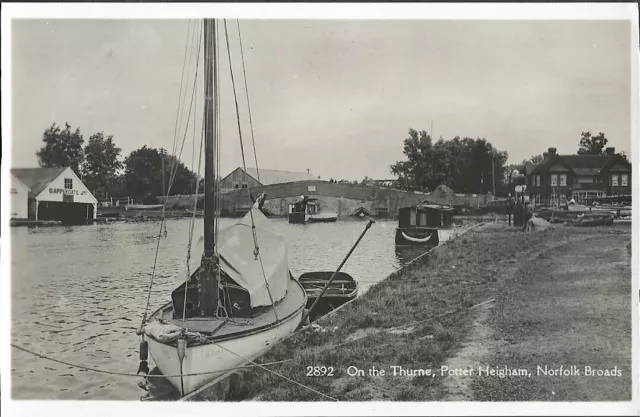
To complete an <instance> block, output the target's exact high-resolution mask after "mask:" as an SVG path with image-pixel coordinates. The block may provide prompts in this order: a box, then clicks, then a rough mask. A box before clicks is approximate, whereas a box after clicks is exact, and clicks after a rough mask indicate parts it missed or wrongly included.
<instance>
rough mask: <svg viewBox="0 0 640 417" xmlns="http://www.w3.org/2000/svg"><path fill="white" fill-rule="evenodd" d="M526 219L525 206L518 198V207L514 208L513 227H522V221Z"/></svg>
mask: <svg viewBox="0 0 640 417" xmlns="http://www.w3.org/2000/svg"><path fill="white" fill-rule="evenodd" d="M523 218H524V206H523V205H522V202H521V201H520V198H517V200H516V205H515V207H514V208H513V225H514V226H520V225H521V224H522V220H523Z"/></svg>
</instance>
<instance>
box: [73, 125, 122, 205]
mask: <svg viewBox="0 0 640 417" xmlns="http://www.w3.org/2000/svg"><path fill="white" fill-rule="evenodd" d="M120 151H121V149H120V148H118V147H116V146H115V144H114V143H113V136H111V135H109V136H107V137H106V138H105V136H104V133H103V132H98V133H95V134H93V135H91V137H90V138H89V142H88V143H87V145H86V146H85V148H84V156H85V161H84V164H83V165H82V173H83V181H84V183H85V184H86V185H87V187H89V189H90V190H91V191H93V193H94V194H98V193H106V192H107V191H110V187H111V186H114V185H115V180H116V177H117V176H118V171H119V170H120V169H121V168H122V162H120V160H119V157H120ZM111 192H112V193H113V191H111ZM105 196H106V195H105Z"/></svg>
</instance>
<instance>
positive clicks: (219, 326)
mask: <svg viewBox="0 0 640 417" xmlns="http://www.w3.org/2000/svg"><path fill="white" fill-rule="evenodd" d="M305 304H306V294H305V291H304V289H303V288H302V286H301V285H300V284H299V283H298V281H295V280H290V281H289V284H288V287H287V295H286V296H285V297H284V299H282V300H281V301H280V302H278V303H276V306H275V312H276V314H277V315H278V319H280V320H284V319H286V318H287V317H289V316H291V315H293V314H295V313H296V312H298V311H299V310H300V309H301V308H304V306H305ZM273 310H274V309H273V308H272V307H269V308H266V309H265V310H264V312H262V313H261V314H259V315H257V316H255V317H239V318H233V317H231V318H230V319H229V320H227V319H225V318H213V317H203V318H189V319H186V320H184V321H183V320H182V319H175V318H173V308H172V305H171V303H169V304H168V305H167V306H166V307H165V308H163V309H162V312H161V314H162V318H163V319H165V320H168V321H169V322H171V323H172V324H174V325H176V326H180V327H184V328H186V329H188V330H190V331H193V332H198V333H203V334H215V336H216V337H225V336H228V335H231V334H235V333H239V332H247V331H249V332H250V331H252V330H257V329H260V328H263V327H266V326H270V325H273V324H275V323H276V314H274V311H273Z"/></svg>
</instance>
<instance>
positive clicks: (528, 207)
mask: <svg viewBox="0 0 640 417" xmlns="http://www.w3.org/2000/svg"><path fill="white" fill-rule="evenodd" d="M523 217H524V218H523V222H522V231H525V230H527V227H528V226H529V220H530V219H531V218H532V217H533V212H532V211H531V204H529V203H525V204H524V216H523Z"/></svg>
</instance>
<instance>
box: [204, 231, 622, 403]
mask: <svg viewBox="0 0 640 417" xmlns="http://www.w3.org/2000/svg"><path fill="white" fill-rule="evenodd" d="M606 229H607V230H608V228H606ZM627 229H628V228H627ZM602 233H606V230H605V228H593V229H586V228H572V227H564V228H563V227H558V228H554V229H549V230H547V231H541V232H535V233H523V232H521V231H519V230H518V229H515V228H508V227H506V226H504V225H492V226H489V227H486V228H484V229H478V230H474V231H471V232H469V233H467V234H466V235H464V236H462V237H460V238H459V239H456V240H454V241H452V242H449V244H447V245H446V246H443V247H440V248H438V249H437V250H436V251H434V253H433V255H432V256H428V257H424V258H422V259H421V260H420V261H418V262H416V263H415V264H413V265H411V266H409V267H407V268H405V269H403V270H401V271H399V272H397V273H395V274H393V275H392V276H390V277H389V278H388V279H387V280H386V281H384V282H382V283H380V284H378V285H376V286H374V287H373V288H371V289H370V290H369V291H368V292H367V293H366V294H364V295H363V296H362V297H360V298H358V299H357V300H356V301H355V302H353V303H351V304H350V305H348V306H346V307H345V308H344V309H342V310H341V311H340V312H339V314H335V315H330V316H327V317H325V318H323V319H321V320H319V321H318V322H317V324H318V325H320V326H321V329H318V328H316V329H309V330H305V331H302V332H300V333H298V334H295V335H294V336H292V337H291V338H289V339H288V340H287V341H285V342H284V343H282V344H280V345H278V346H276V347H275V348H274V349H272V350H271V351H270V352H269V353H267V354H266V355H265V356H263V357H262V358H261V360H260V362H271V361H281V360H288V361H287V362H285V363H283V364H281V365H278V366H276V367H274V368H273V370H274V371H275V372H278V373H279V374H281V375H283V376H285V377H287V378H289V379H291V380H293V381H296V382H298V383H300V384H303V385H305V386H307V387H310V388H312V389H313V390H316V391H319V392H321V393H324V394H326V395H328V396H330V397H332V398H334V399H337V400H340V401H375V400H386V401H434V400H435V401H438V400H446V399H450V398H449V397H450V394H451V392H450V391H451V387H450V384H447V383H445V381H446V379H447V377H441V376H440V374H439V373H438V374H437V375H436V376H435V377H430V376H416V377H411V376H400V375H398V376H393V371H392V368H390V367H391V366H402V367H403V368H405V369H433V370H438V371H439V369H440V366H442V365H443V364H445V363H448V362H447V360H448V359H450V358H452V357H454V356H455V355H456V354H457V353H458V352H459V351H460V350H461V349H462V348H463V347H464V345H465V344H466V343H467V342H468V341H469V338H470V335H472V334H473V331H472V330H473V326H474V325H475V324H476V323H475V321H476V319H477V316H478V314H479V310H481V309H482V308H477V309H475V308H474V309H470V308H471V307H473V306H475V305H477V304H479V303H482V302H485V301H487V300H490V299H493V298H498V302H497V304H499V303H503V302H505V297H507V299H513V300H515V298H514V295H513V294H514V293H515V294H518V292H519V291H522V289H521V288H520V287H518V285H519V284H518V283H519V282H521V281H520V280H514V278H513V277H514V274H517V273H518V271H519V270H521V269H522V268H523V265H526V264H527V262H529V260H530V259H536V258H537V256H538V254H541V253H546V252H547V251H548V250H549V247H550V245H552V243H553V242H558V241H570V240H572V239H577V238H580V237H581V236H582V237H589V236H595V235H597V234H602ZM543 272H544V271H540V270H538V271H535V270H533V272H531V273H532V274H535V273H543ZM514 285H515V286H514ZM502 294H512V295H510V296H507V295H505V296H503V295H502ZM509 297H511V298H509ZM532 305H533V306H534V307H535V303H533V304H532ZM512 306H513V308H514V309H515V310H517V303H516V304H512ZM503 311H505V312H506V310H503ZM505 314H507V315H508V314H510V313H507V312H506V313H505ZM412 322H418V323H416V324H414V325H412V326H408V327H405V328H397V327H398V326H403V325H406V324H407V323H412ZM389 329H391V330H389ZM313 366H324V367H327V368H329V367H331V368H333V369H334V371H333V375H332V376H315V377H314V376H307V372H308V368H307V367H313ZM349 367H356V368H358V369H361V370H364V371H365V373H366V374H365V376H358V377H353V376H349V375H348V373H347V371H348V369H349ZM372 367H375V368H376V369H378V370H380V369H383V370H385V371H386V374H385V375H384V376H380V375H369V372H368V371H369V370H370V369H371V368H372ZM351 369H353V368H351ZM251 398H253V399H256V398H257V399H260V400H265V401H326V400H327V398H326V397H323V396H321V395H319V394H318V393H315V392H313V391H311V390H309V389H306V388H304V387H302V386H299V385H296V384H295V383H292V382H290V381H287V380H286V379H284V378H282V377H280V376H278V375H275V374H273V373H270V372H267V371H265V370H262V369H257V368H254V369H252V370H251V371H248V372H245V373H244V374H242V375H241V380H240V382H239V383H236V384H234V387H233V389H232V392H231V393H230V394H229V393H227V395H226V396H225V398H219V396H216V395H214V394H213V393H212V392H206V391H205V392H203V393H200V394H198V395H196V396H195V397H194V398H193V399H194V400H220V399H225V400H241V399H251Z"/></svg>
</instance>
